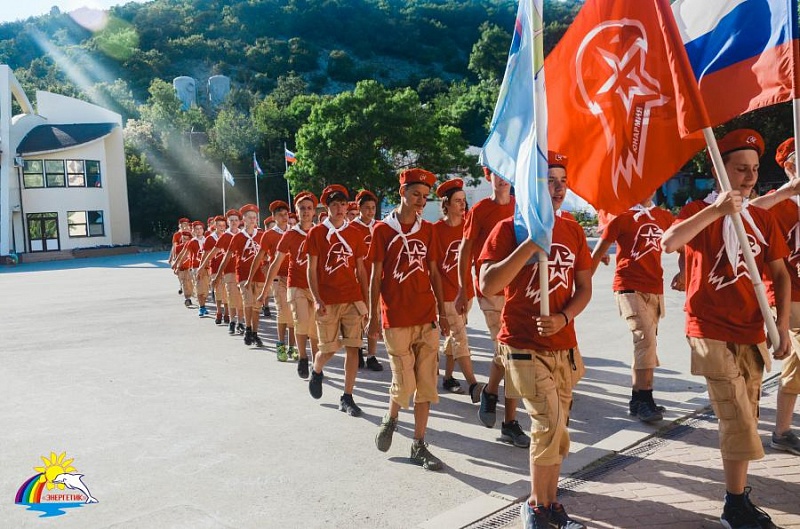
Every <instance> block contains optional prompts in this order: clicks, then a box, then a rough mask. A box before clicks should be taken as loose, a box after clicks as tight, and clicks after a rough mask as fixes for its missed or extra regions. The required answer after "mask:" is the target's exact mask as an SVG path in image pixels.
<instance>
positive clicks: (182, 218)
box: [178, 217, 191, 224]
mask: <svg viewBox="0 0 800 529" xmlns="http://www.w3.org/2000/svg"><path fill="white" fill-rule="evenodd" d="M188 222H191V221H190V220H189V219H187V218H186V217H181V218H179V219H178V224H183V223H188Z"/></svg>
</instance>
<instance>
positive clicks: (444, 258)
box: [433, 219, 475, 301]
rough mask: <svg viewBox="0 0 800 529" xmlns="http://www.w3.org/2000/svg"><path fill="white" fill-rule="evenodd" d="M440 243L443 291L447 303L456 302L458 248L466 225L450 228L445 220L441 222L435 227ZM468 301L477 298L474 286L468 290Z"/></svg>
mask: <svg viewBox="0 0 800 529" xmlns="http://www.w3.org/2000/svg"><path fill="white" fill-rule="evenodd" d="M433 231H434V232H435V233H436V241H437V242H438V254H439V256H440V259H439V260H438V261H437V264H438V265H439V275H440V276H441V277H442V291H443V294H444V300H445V301H455V299H456V295H457V294H458V247H459V246H460V245H461V239H462V237H463V236H464V223H463V222H462V223H461V224H459V225H458V226H450V225H448V224H447V222H445V221H444V219H442V220H439V221H438V222H436V223H435V224H434V225H433ZM466 294H467V299H471V298H473V297H475V291H474V290H473V288H472V284H470V285H469V287H468V288H467V293H466Z"/></svg>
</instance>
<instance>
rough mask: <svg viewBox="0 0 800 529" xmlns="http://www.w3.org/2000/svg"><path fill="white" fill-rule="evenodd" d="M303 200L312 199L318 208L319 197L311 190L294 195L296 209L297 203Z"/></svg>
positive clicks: (295, 207)
mask: <svg viewBox="0 0 800 529" xmlns="http://www.w3.org/2000/svg"><path fill="white" fill-rule="evenodd" d="M303 200H310V201H311V202H312V203H313V204H314V209H316V208H317V204H319V201H318V200H317V197H316V196H315V195H314V193H312V192H311V191H301V192H300V193H299V194H298V195H297V196H296V197H294V209H295V210H297V204H299V203H300V202H302V201H303Z"/></svg>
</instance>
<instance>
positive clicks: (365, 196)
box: [356, 189, 378, 206]
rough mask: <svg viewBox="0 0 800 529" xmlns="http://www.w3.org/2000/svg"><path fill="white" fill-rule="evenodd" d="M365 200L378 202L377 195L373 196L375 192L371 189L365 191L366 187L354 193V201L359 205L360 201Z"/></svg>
mask: <svg viewBox="0 0 800 529" xmlns="http://www.w3.org/2000/svg"><path fill="white" fill-rule="evenodd" d="M367 200H372V201H374V202H378V197H376V196H375V193H373V192H372V191H367V190H366V189H362V190H361V191H359V192H358V194H357V195H356V202H358V205H359V206H360V205H361V203H362V202H366V201H367Z"/></svg>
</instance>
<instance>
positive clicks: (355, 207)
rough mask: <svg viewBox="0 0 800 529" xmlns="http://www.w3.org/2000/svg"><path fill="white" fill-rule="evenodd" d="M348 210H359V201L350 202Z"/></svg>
mask: <svg viewBox="0 0 800 529" xmlns="http://www.w3.org/2000/svg"><path fill="white" fill-rule="evenodd" d="M347 211H358V202H348V203H347Z"/></svg>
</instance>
